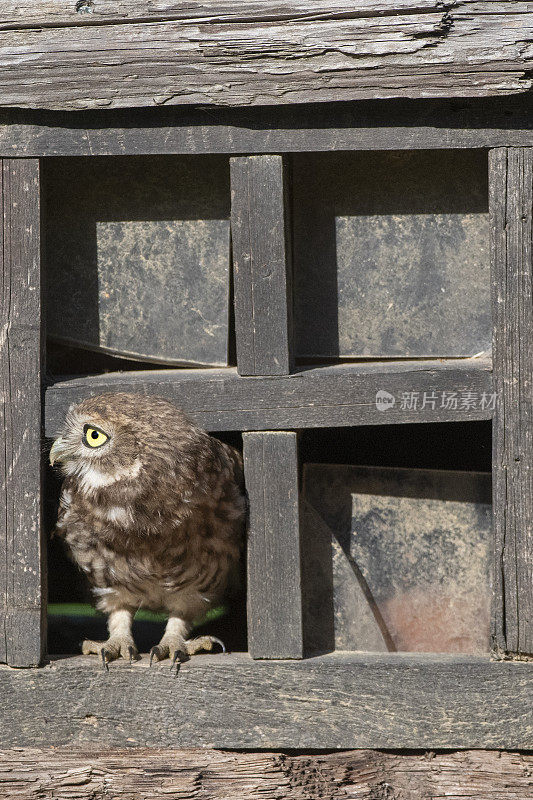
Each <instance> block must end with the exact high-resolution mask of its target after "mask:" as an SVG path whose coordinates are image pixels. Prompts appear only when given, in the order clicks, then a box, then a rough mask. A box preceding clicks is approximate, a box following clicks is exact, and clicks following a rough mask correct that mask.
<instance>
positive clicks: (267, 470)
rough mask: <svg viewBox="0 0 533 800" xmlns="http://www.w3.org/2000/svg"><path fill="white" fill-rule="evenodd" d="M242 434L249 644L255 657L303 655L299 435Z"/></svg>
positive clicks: (275, 433)
mask: <svg viewBox="0 0 533 800" xmlns="http://www.w3.org/2000/svg"><path fill="white" fill-rule="evenodd" d="M243 439H244V472H245V477H246V488H247V490H248V497H249V501H250V527H249V537H248V649H249V651H250V654H251V656H252V657H253V658H302V656H303V654H304V652H303V650H304V647H303V631H302V585H301V566H300V564H301V560H300V509H299V492H298V442H297V434H296V433H294V432H292V431H276V432H272V431H267V432H264V433H263V432H261V433H245V434H243Z"/></svg>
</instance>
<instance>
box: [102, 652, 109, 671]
mask: <svg viewBox="0 0 533 800" xmlns="http://www.w3.org/2000/svg"><path fill="white" fill-rule="evenodd" d="M100 655H101V657H102V664H103V667H104V669H105V670H106V672H109V664H108V663H107V655H108V653H107V652H106V649H105V648H104V647H102V649H101V650H100Z"/></svg>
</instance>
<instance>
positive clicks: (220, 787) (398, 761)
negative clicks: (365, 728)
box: [0, 746, 533, 800]
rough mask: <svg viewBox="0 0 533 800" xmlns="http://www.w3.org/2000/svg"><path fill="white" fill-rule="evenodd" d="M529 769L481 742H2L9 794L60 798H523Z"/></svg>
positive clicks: (18, 798)
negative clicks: (406, 745)
mask: <svg viewBox="0 0 533 800" xmlns="http://www.w3.org/2000/svg"><path fill="white" fill-rule="evenodd" d="M532 771H533V755H531V754H527V753H512V752H511V753H510V752H494V751H477V750H470V751H465V752H455V753H420V754H400V753H383V752H379V753H378V752H375V751H371V750H356V751H351V752H344V753H325V754H318V755H317V754H315V755H311V754H305V755H289V754H287V753H241V752H227V751H224V752H222V751H217V750H174V749H170V748H161V749H159V748H158V749H157V750H155V749H148V748H141V747H128V748H124V749H118V748H112V749H108V748H106V749H96V748H94V747H92V748H88V747H83V746H80V747H76V748H70V747H69V748H66V747H61V748H43V749H37V748H34V747H32V748H24V749H23V750H20V749H16V750H15V749H14V750H2V751H0V774H1V775H2V778H1V781H2V793H3V795H2V796H3V798H4V800H35V797H36V790H37V787H39V788H38V791H39V792H40V793H41V795H42V796H43V797H44V796H46V797H53V798H54V800H94V798H99V797H120V798H121V800H160V798H161V797H162V796H167V797H170V798H173V797H180V798H182V800H188V798H194V797H198V796H200V797H203V798H205V800H223V798H227V797H230V796H231V797H232V798H235V800H251V799H252V798H259V797H261V798H264V800H278V798H280V797H286V798H288V799H289V800H314V798H316V799H317V800H319V798H324V797H329V798H338V797H339V798H340V797H353V798H366V800H371V798H378V797H382V798H385V797H387V796H388V797H389V798H393V797H398V798H400V797H409V798H410V800H425V798H429V797H432V798H437V797H448V798H451V800H457V798H459V797H461V798H464V800H515V799H516V800H518V798H519V799H520V800H525V798H526V797H528V796H529V795H530V792H531V785H532V784H531V773H532ZM384 792H386V793H384Z"/></svg>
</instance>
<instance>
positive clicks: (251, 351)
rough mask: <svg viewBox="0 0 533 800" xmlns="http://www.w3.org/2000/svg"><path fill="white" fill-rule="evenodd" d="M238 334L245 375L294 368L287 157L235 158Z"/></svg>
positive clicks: (233, 208)
mask: <svg viewBox="0 0 533 800" xmlns="http://www.w3.org/2000/svg"><path fill="white" fill-rule="evenodd" d="M230 172H231V237H232V244H233V271H234V285H235V338H236V344H237V369H238V372H239V374H240V375H287V374H288V373H289V372H290V371H291V369H292V366H293V346H292V264H291V260H290V223H289V221H288V219H287V218H286V217H287V215H288V212H289V203H288V201H287V196H288V185H287V184H288V176H287V172H288V167H287V163H286V161H285V159H284V158H283V157H282V156H274V155H265V156H250V157H244V158H232V159H231V160H230Z"/></svg>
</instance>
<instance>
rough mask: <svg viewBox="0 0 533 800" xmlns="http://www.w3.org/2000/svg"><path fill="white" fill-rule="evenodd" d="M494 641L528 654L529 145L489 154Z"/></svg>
mask: <svg viewBox="0 0 533 800" xmlns="http://www.w3.org/2000/svg"><path fill="white" fill-rule="evenodd" d="M489 165H490V172H489V175H490V206H491V217H492V220H491V222H492V224H491V233H492V264H493V275H492V283H493V318H494V335H493V338H494V389H495V391H496V392H497V396H498V404H497V412H496V416H495V421H494V435H493V467H492V471H493V476H494V477H493V486H494V498H493V506H494V530H495V576H494V590H495V591H494V634H493V635H494V646H495V648H496V649H497V650H498V651H501V652H504V653H514V654H533V471H532V470H533V466H532V462H533V395H532V392H533V246H532V236H533V150H530V149H518V148H516V149H515V148H508V149H506V148H502V149H497V150H494V151H492V152H491V153H490V160H489Z"/></svg>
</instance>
